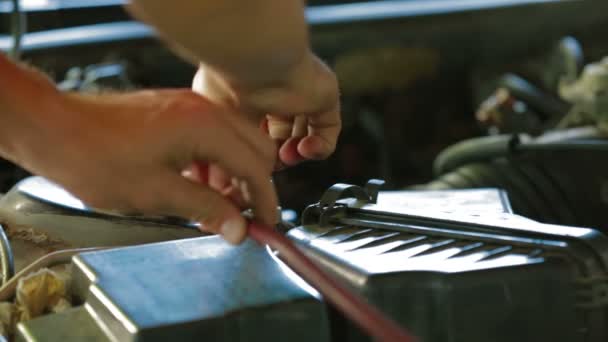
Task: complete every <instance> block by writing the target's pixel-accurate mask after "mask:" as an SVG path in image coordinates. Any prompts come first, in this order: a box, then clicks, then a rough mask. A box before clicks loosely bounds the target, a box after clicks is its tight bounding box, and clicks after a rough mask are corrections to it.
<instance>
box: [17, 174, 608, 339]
mask: <svg viewBox="0 0 608 342" xmlns="http://www.w3.org/2000/svg"><path fill="white" fill-rule="evenodd" d="M379 184H380V182H371V183H370V184H369V185H368V186H366V187H365V188H360V187H356V186H352V185H345V184H337V185H335V186H333V187H332V188H330V189H329V190H328V191H327V192H326V194H325V195H324V196H323V197H322V199H321V201H320V202H319V203H317V204H315V205H312V206H310V207H308V208H307V209H306V211H305V212H304V215H303V222H302V225H300V226H298V227H295V228H293V229H291V230H290V231H289V232H288V233H287V236H288V237H290V238H291V239H293V240H294V241H295V242H296V243H297V244H298V245H299V246H300V247H301V248H302V250H303V251H305V252H306V253H307V254H308V255H309V256H311V257H312V258H313V260H315V262H317V263H318V264H319V265H320V266H322V267H324V268H325V269H326V270H328V271H329V272H330V273H332V274H333V275H334V276H336V277H338V279H340V280H341V281H343V282H344V283H345V284H346V285H347V286H349V287H350V288H352V289H353V290H355V291H358V292H360V293H361V294H362V295H364V296H365V297H366V298H367V299H368V300H369V301H371V302H372V303H374V304H375V305H377V306H378V307H379V308H380V309H381V310H383V311H385V312H386V313H387V314H389V315H390V316H392V317H393V318H394V319H395V320H397V321H398V322H400V323H401V324H404V325H405V326H406V327H408V328H409V329H411V330H412V331H413V332H414V333H415V334H416V335H417V336H419V337H420V338H421V340H422V341H427V342H434V341H446V340H451V341H467V342H470V341H472V342H477V341H479V342H481V341H484V342H485V341H509V342H510V341H539V340H548V339H550V340H552V341H564V342H565V341H568V342H571V341H604V340H606V337H607V335H606V334H607V333H608V331H607V329H605V324H604V322H605V320H606V317H607V316H608V311H607V310H606V306H607V305H608V296H607V295H606V294H607V293H608V291H605V289H606V288H608V283H607V281H606V279H608V277H607V276H608V274H607V273H608V257H606V253H605V251H606V250H608V238H606V236H604V235H603V234H601V233H600V232H598V231H596V230H593V229H587V228H574V227H567V226H555V225H547V224H540V223H538V222H535V221H532V220H530V219H527V218H524V217H521V216H518V215H514V214H511V213H510V206H509V203H508V201H507V200H506V197H505V193H504V192H501V191H499V190H493V189H485V190H471V191H459V190H456V191H408V192H389V193H380V194H378V192H377V191H378V187H379ZM411 201H418V202H420V203H426V204H424V206H423V207H421V206H420V204H419V203H413V204H411V205H410V204H408V203H410V202H411ZM454 203H459V204H458V205H456V204H454ZM447 204H451V205H447ZM72 267H73V268H74V273H73V275H72V278H71V279H72V284H71V287H72V289H73V290H74V293H75V297H76V298H77V300H76V304H77V306H76V307H75V308H73V309H70V310H68V311H65V312H62V313H58V314H50V315H47V316H43V317H40V318H37V319H34V320H31V321H28V322H24V323H21V324H19V326H18V331H17V340H19V341H40V340H45V341H68V342H69V341H80V340H83V339H87V340H92V341H110V340H114V341H116V340H118V341H161V340H168V339H176V340H200V339H210V340H216V341H244V340H248V341H249V340H293V341H300V340H301V341H347V342H349V341H367V340H368V339H367V337H365V336H363V335H362V334H361V333H360V332H359V331H358V330H357V329H356V328H355V327H354V326H352V325H351V324H350V323H349V322H348V321H346V320H345V319H344V318H343V317H341V316H340V315H339V314H337V313H336V312H335V311H334V310H331V309H330V308H329V307H327V306H326V305H325V304H324V303H323V302H322V299H321V298H319V297H318V294H317V293H316V292H315V291H314V290H313V289H310V288H309V286H308V285H307V284H306V283H305V282H303V281H302V280H301V278H299V277H298V276H297V275H296V274H295V273H293V272H292V271H291V270H290V269H289V268H288V267H286V266H285V265H284V264H283V263H282V262H281V261H280V255H278V256H277V255H275V253H274V252H273V251H271V250H269V249H268V248H264V247H261V246H257V245H255V244H254V243H253V242H252V241H248V242H246V243H245V244H243V245H242V246H239V247H234V246H230V245H228V244H227V243H225V242H223V241H222V240H221V239H220V238H218V237H203V238H196V239H187V240H179V241H169V242H163V243H155V244H150V245H143V246H134V247H123V248H117V249H112V250H104V251H95V252H89V253H83V254H80V255H79V256H77V257H75V258H74V259H73V261H72ZM75 322H77V324H75Z"/></svg>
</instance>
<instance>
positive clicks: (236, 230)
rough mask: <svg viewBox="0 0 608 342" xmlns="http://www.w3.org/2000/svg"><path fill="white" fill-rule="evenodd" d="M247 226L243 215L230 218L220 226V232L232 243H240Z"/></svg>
mask: <svg viewBox="0 0 608 342" xmlns="http://www.w3.org/2000/svg"><path fill="white" fill-rule="evenodd" d="M246 230H247V227H246V224H245V219H244V218H242V217H238V218H230V219H228V220H226V221H224V223H222V225H221V227H220V234H222V236H223V237H224V239H225V240H226V241H228V242H229V243H231V244H234V245H236V244H238V243H240V242H241V241H243V239H244V238H245V235H246V234H247V232H246Z"/></svg>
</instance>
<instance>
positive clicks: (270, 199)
mask: <svg viewBox="0 0 608 342" xmlns="http://www.w3.org/2000/svg"><path fill="white" fill-rule="evenodd" d="M242 139H244V138H243V137H238V136H237V135H236V134H235V132H234V131H233V130H231V129H226V128H225V127H222V126H219V127H215V128H214V129H213V130H209V135H208V139H205V143H202V142H201V143H199V144H198V146H197V150H196V151H194V153H195V154H194V158H195V159H196V160H211V161H213V162H215V163H217V164H218V165H219V166H220V167H221V168H222V169H223V170H225V171H226V172H227V173H228V174H229V175H231V176H232V177H237V178H239V179H240V180H242V181H246V182H247V184H248V186H249V190H250V192H251V198H252V203H251V204H252V206H253V209H254V210H255V214H256V217H257V218H258V219H260V220H261V221H262V222H264V223H265V224H275V223H276V208H277V204H278V201H277V196H276V192H275V191H274V187H273V186H272V184H271V183H270V176H271V173H272V169H273V166H274V159H273V160H272V161H271V162H270V163H268V162H267V161H265V160H263V159H261V158H260V157H259V156H258V155H257V154H256V152H255V151H254V150H252V148H251V146H250V145H248V144H246V143H244V142H243V141H242Z"/></svg>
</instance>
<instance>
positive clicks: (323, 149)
mask: <svg viewBox="0 0 608 342" xmlns="http://www.w3.org/2000/svg"><path fill="white" fill-rule="evenodd" d="M341 128H342V121H341V118H340V105H339V103H337V104H336V105H335V107H334V108H333V109H332V110H330V111H328V112H325V113H322V114H320V115H311V116H309V117H308V135H309V137H307V138H305V139H302V141H301V142H300V144H299V145H298V152H299V153H300V155H302V156H303V157H304V158H307V159H325V158H327V157H329V156H330V155H331V154H332V153H333V152H334V151H335V149H336V143H337V140H338V135H339V134H340V130H341Z"/></svg>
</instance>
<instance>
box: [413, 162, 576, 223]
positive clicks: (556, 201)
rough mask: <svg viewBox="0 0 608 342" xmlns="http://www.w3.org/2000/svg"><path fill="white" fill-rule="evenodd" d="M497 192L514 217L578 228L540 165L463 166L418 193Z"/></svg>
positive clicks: (565, 201)
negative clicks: (502, 192) (502, 193)
mask: <svg viewBox="0 0 608 342" xmlns="http://www.w3.org/2000/svg"><path fill="white" fill-rule="evenodd" d="M471 188H499V189H502V190H505V191H506V192H507V194H508V196H509V199H510V201H511V204H512V207H513V210H514V212H515V213H516V214H519V215H523V216H526V217H529V218H531V219H535V220H538V221H541V222H545V223H556V224H570V225H577V224H579V222H580V221H579V219H578V218H577V216H576V215H575V211H574V208H573V203H570V201H568V199H567V198H566V195H565V193H564V190H563V186H562V185H561V184H559V183H558V182H556V181H555V180H554V177H552V176H551V175H550V174H549V172H548V170H545V169H544V168H543V167H542V165H538V164H536V163H534V162H531V161H517V162H514V161H510V160H508V159H497V160H492V161H488V162H483V163H481V162H476V163H470V164H467V165H463V166H461V167H459V168H457V169H456V170H453V171H452V172H449V173H446V174H444V175H442V176H441V177H439V178H438V179H436V180H435V181H433V182H431V183H428V184H426V185H424V186H417V187H416V189H417V190H423V189H427V190H449V189H471Z"/></svg>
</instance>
